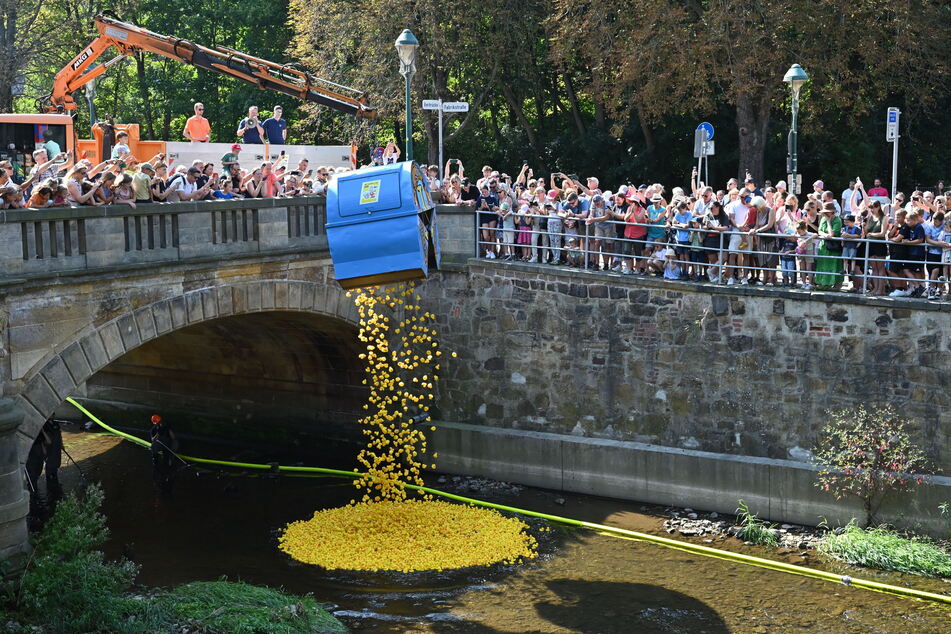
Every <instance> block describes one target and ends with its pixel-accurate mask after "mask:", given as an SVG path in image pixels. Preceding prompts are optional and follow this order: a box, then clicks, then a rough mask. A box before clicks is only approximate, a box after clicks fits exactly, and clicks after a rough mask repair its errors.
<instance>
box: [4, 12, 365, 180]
mask: <svg viewBox="0 0 951 634" xmlns="http://www.w3.org/2000/svg"><path fill="white" fill-rule="evenodd" d="M95 25H96V29H97V30H98V31H99V36H98V37H97V38H96V39H95V40H93V41H92V42H91V43H90V44H89V46H87V47H86V48H85V49H84V50H83V51H82V52H81V53H79V54H78V55H77V56H76V57H74V58H73V59H72V61H70V62H69V63H68V64H67V65H66V66H64V67H63V68H62V70H60V71H59V72H58V73H57V74H56V77H55V78H54V79H53V91H52V92H51V93H50V94H49V95H48V96H46V97H44V98H43V99H41V100H40V109H41V110H42V112H43V113H44V114H39V115H29V114H2V115H0V154H4V153H7V154H8V155H9V154H10V153H11V152H18V153H19V156H17V157H16V158H17V159H18V160H21V162H22V159H21V158H20V157H23V158H26V155H27V154H29V150H31V149H32V148H33V147H34V146H35V144H37V143H41V142H42V134H43V132H44V131H45V130H47V129H48V130H50V131H51V132H52V133H53V135H54V138H55V140H57V142H58V143H59V145H60V147H61V148H62V149H63V150H65V151H68V152H70V154H71V156H74V157H76V155H77V153H78V154H80V155H82V154H83V153H85V154H86V155H87V158H89V159H90V160H100V159H101V156H100V155H101V154H102V152H101V149H102V132H101V130H100V131H98V132H97V131H95V130H94V135H95V136H96V138H95V139H93V140H83V141H79V140H78V139H77V138H76V135H75V130H74V127H73V125H72V120H71V118H70V117H69V116H68V113H71V112H74V111H75V110H76V101H75V100H74V98H73V93H74V92H75V91H76V90H78V89H79V88H81V87H83V86H84V85H86V84H88V83H89V82H90V81H92V80H93V79H95V78H96V77H98V76H100V75H102V74H103V73H104V72H106V70H108V69H109V67H110V66H112V65H113V64H115V63H116V62H118V61H119V60H121V59H123V58H124V57H126V56H132V55H135V54H136V53H138V52H140V51H141V52H147V53H155V54H158V55H162V56H164V57H168V58H171V59H174V60H176V61H179V62H182V63H183V64H190V65H192V66H196V67H198V68H203V69H205V70H209V71H211V72H215V73H219V74H222V75H227V76H229V77H234V78H236V79H240V80H242V81H245V82H248V83H251V84H254V85H256V86H258V87H259V88H260V89H261V90H274V91H277V92H281V93H284V94H286V95H290V96H292V97H296V98H298V99H300V100H302V101H310V102H314V103H319V104H322V105H325V106H328V107H330V108H333V109H335V110H339V111H341V112H346V113H349V114H352V115H355V116H356V117H359V118H362V119H367V120H370V121H372V120H373V119H375V117H376V110H375V109H374V108H371V107H370V106H369V105H367V94H366V93H365V92H362V91H359V90H356V89H354V88H349V87H347V86H341V85H340V84H336V83H333V82H330V81H327V80H324V79H320V78H318V77H314V76H313V75H311V74H309V73H307V72H305V71H302V70H300V69H298V68H296V67H295V66H294V65H292V64H277V63H274V62H270V61H268V60H265V59H260V58H258V57H254V56H252V55H248V54H246V53H242V52H240V51H236V50H233V49H230V48H226V47H219V48H207V47H204V46H199V45H198V44H195V43H193V42H189V41H188V40H183V39H180V38H176V37H171V36H168V35H160V34H158V33H153V32H152V31H149V30H148V29H143V28H142V27H139V26H136V25H134V24H130V23H128V22H122V21H121V20H118V19H115V18H114V17H108V16H105V15H97V16H96V18H95ZM109 48H115V49H116V50H117V51H118V52H119V55H118V56H116V57H115V58H113V59H110V60H108V61H106V62H103V63H101V64H99V65H97V66H93V64H94V63H95V62H96V60H97V59H99V57H100V56H101V55H102V54H103V53H105V52H106V51H107V50H108V49H109ZM115 128H116V130H117V131H118V130H126V131H127V132H129V137H130V143H129V146H130V149H131V150H132V153H133V154H134V155H136V156H139V157H140V158H142V157H146V156H148V157H151V156H153V155H154V154H156V153H157V152H161V151H164V143H163V142H162V141H144V140H140V139H139V126H138V124H117V125H116V126H115ZM61 135H62V136H61ZM11 145H13V146H15V148H16V150H11V149H9V148H10V146H11ZM27 160H28V159H27Z"/></svg>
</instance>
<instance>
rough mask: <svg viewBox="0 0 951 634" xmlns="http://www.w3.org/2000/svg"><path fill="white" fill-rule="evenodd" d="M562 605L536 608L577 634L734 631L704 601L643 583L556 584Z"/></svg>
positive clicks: (550, 585)
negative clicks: (582, 633) (578, 633)
mask: <svg viewBox="0 0 951 634" xmlns="http://www.w3.org/2000/svg"><path fill="white" fill-rule="evenodd" d="M546 585H547V586H548V588H549V589H550V590H551V591H552V592H553V593H554V594H555V595H557V597H558V602H550V601H542V602H539V603H536V604H535V611H536V612H537V613H538V615H539V616H540V617H541V618H543V619H545V620H546V621H548V622H549V623H552V624H553V625H556V626H558V627H562V628H565V629H568V630H571V631H574V632H591V633H592V634H594V633H608V632H642V633H645V634H647V633H653V632H657V633H670V634H674V633H677V634H680V633H683V634H687V633H690V634H699V633H701V632H703V633H709V634H716V633H719V632H729V631H730V628H729V627H727V625H726V623H724V622H723V620H722V619H721V618H720V616H719V615H718V614H717V612H716V611H715V610H714V609H712V608H711V607H710V606H708V605H706V604H704V603H703V602H702V601H698V600H697V599H695V598H693V597H690V596H687V595H685V594H682V593H680V592H675V591H673V590H668V589H667V588H663V587H661V586H652V585H647V584H643V583H614V582H607V581H585V580H581V579H553V580H550V581H548V582H547V584H546Z"/></svg>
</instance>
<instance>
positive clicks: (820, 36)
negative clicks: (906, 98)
mask: <svg viewBox="0 0 951 634" xmlns="http://www.w3.org/2000/svg"><path fill="white" fill-rule="evenodd" d="M555 4H556V6H557V7H558V11H557V12H556V18H554V19H553V20H552V29H553V36H554V39H555V42H556V45H555V46H554V49H553V52H554V54H555V55H556V56H557V58H558V59H560V60H568V61H571V60H575V59H576V58H578V57H580V58H581V59H582V60H583V63H584V64H586V65H587V66H589V67H590V68H591V69H592V73H593V75H592V79H591V81H590V83H589V89H590V90H591V92H592V94H593V95H594V96H595V98H596V99H599V100H601V101H603V105H604V107H605V108H607V109H608V110H611V111H614V112H616V113H618V114H623V113H625V112H630V111H636V112H637V113H638V114H639V115H640V116H641V117H642V118H646V119H647V120H648V121H649V122H651V123H656V122H659V121H661V120H663V119H664V118H665V117H670V116H675V115H681V114H684V113H687V114H693V113H696V114H701V113H702V114H706V113H712V112H715V110H716V107H717V106H718V105H719V104H725V105H727V106H728V107H729V108H730V109H731V110H732V112H733V116H734V119H735V124H736V130H737V139H736V143H737V146H738V148H739V165H738V166H737V173H740V174H742V173H743V172H744V171H746V170H747V169H749V171H750V172H752V173H753V176H754V177H755V178H756V180H757V181H758V182H762V181H763V178H764V169H763V167H764V159H765V149H766V145H767V141H768V139H769V129H770V121H771V118H772V116H773V115H774V113H775V112H776V111H777V110H778V109H779V108H780V107H783V106H784V104H785V103H786V100H787V96H788V89H787V88H786V86H784V85H783V84H782V82H781V78H782V76H783V73H785V71H786V69H787V68H788V67H789V66H790V64H792V63H793V62H798V63H800V64H801V65H802V66H803V67H805V68H806V69H807V70H808V71H809V73H810V75H811V78H812V81H811V83H810V84H809V85H808V88H807V91H806V93H805V95H804V100H805V101H806V102H807V103H808V107H806V106H805V105H804V108H803V113H804V115H805V120H806V121H809V120H810V119H811V120H813V121H814V120H816V119H818V118H819V117H821V116H822V115H823V114H825V113H828V112H830V111H834V110H837V111H841V110H848V111H849V116H850V118H851V119H852V121H853V122H854V121H856V120H857V118H858V117H861V116H862V115H863V114H865V113H866V112H868V109H869V108H870V107H871V106H872V105H873V104H875V102H876V100H880V99H882V98H883V97H884V96H885V95H887V94H889V93H893V94H894V93H911V94H913V95H914V97H913V99H912V100H913V101H914V103H915V104H916V105H917V107H918V108H922V109H925V110H926V111H927V110H930V109H932V108H934V107H935V106H936V105H937V103H936V102H935V92H936V91H935V90H934V88H935V83H937V84H938V85H944V86H947V84H948V70H947V69H948V60H949V53H948V47H947V42H946V37H945V36H944V35H943V33H942V30H941V29H940V28H937V26H936V25H937V24H940V18H941V17H942V15H943V14H946V13H947V11H948V9H947V5H946V3H943V2H940V0H900V1H899V2H895V3H892V2H884V1H883V0H855V1H851V2H843V1H842V0H807V1H802V0H755V1H754V0H687V1H679V0H622V1H621V2H616V3H601V2H597V1H596V0H555ZM942 12H943V13H942ZM942 42H943V44H942ZM912 68H914V69H915V70H914V71H912V70H911V69H912ZM922 77H927V78H929V80H931V81H922ZM938 94H940V91H939V92H938Z"/></svg>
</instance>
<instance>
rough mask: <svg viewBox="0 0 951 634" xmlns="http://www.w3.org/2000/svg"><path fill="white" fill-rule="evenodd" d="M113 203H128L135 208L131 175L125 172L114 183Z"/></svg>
mask: <svg viewBox="0 0 951 634" xmlns="http://www.w3.org/2000/svg"><path fill="white" fill-rule="evenodd" d="M115 193H116V195H115V201H114V202H115V204H117V205H129V206H130V207H132V208H133V209H135V192H134V191H133V190H132V175H131V174H128V173H125V174H123V175H122V179H121V180H119V181H118V183H117V184H116V190H115Z"/></svg>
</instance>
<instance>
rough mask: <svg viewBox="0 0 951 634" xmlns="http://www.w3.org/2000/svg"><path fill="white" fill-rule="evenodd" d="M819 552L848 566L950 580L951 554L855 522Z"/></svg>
mask: <svg viewBox="0 0 951 634" xmlns="http://www.w3.org/2000/svg"><path fill="white" fill-rule="evenodd" d="M818 550H819V552H821V553H823V554H824V555H827V556H829V557H832V558H833V559H838V560H839V561H844V562H846V563H848V564H853V565H857V566H866V567H868V568H878V569H879V570H894V571H897V572H906V573H909V574H913V575H925V576H928V577H951V555H949V554H948V553H947V551H945V550H943V549H942V548H940V547H939V546H938V545H936V544H934V543H933V542H931V541H929V540H927V539H925V538H917V537H916V538H913V539H908V538H905V537H902V536H901V535H900V534H899V533H897V532H896V531H894V530H892V529H890V528H887V527H884V526H880V527H878V528H870V529H863V528H861V527H859V526H858V525H857V524H856V523H855V520H852V522H850V523H849V525H848V526H846V527H845V530H844V531H843V532H842V533H841V534H839V535H836V534H835V533H829V534H828V535H826V537H825V538H824V539H823V540H822V541H821V542H819V546H818Z"/></svg>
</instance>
